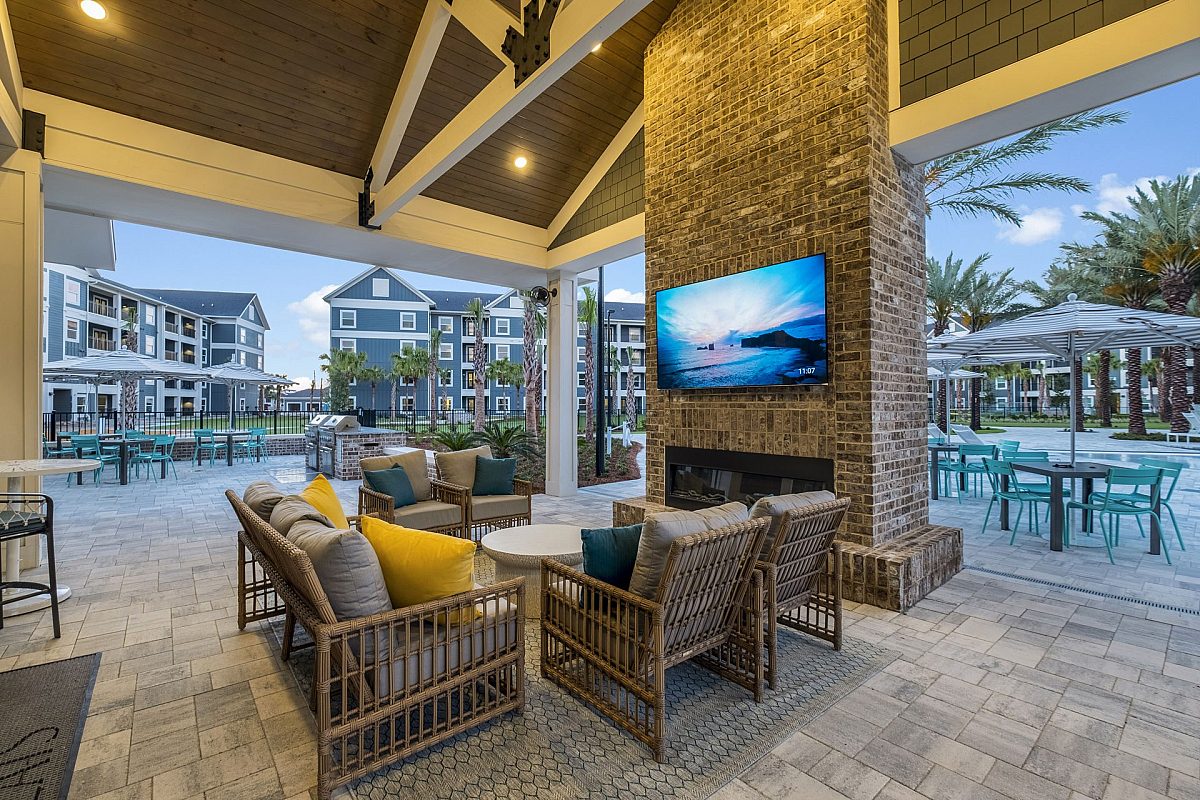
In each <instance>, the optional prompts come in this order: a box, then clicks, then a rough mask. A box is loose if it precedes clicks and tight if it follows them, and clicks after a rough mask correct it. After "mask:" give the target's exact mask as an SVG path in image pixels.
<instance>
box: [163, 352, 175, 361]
mask: <svg viewBox="0 0 1200 800" xmlns="http://www.w3.org/2000/svg"><path fill="white" fill-rule="evenodd" d="M163 358H165V359H166V360H167V361H178V360H179V353H176V352H174V351H171V350H164V351H163Z"/></svg>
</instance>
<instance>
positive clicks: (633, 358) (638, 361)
mask: <svg viewBox="0 0 1200 800" xmlns="http://www.w3.org/2000/svg"><path fill="white" fill-rule="evenodd" d="M643 355H644V352H643V351H641V350H630V351H629V363H630V364H631V365H633V366H635V367H640V366H641V365H642V356H643Z"/></svg>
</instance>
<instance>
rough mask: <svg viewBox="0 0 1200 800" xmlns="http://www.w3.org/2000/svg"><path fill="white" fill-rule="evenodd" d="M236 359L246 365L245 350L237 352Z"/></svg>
mask: <svg viewBox="0 0 1200 800" xmlns="http://www.w3.org/2000/svg"><path fill="white" fill-rule="evenodd" d="M238 361H240V362H241V364H242V366H243V367H244V366H246V351H245V350H242V351H241V352H239V353H238Z"/></svg>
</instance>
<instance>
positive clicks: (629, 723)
mask: <svg viewBox="0 0 1200 800" xmlns="http://www.w3.org/2000/svg"><path fill="white" fill-rule="evenodd" d="M767 522H768V521H767V520H766V519H758V520H750V521H748V522H742V523H738V524H736V525H730V526H728V527H725V528H719V529H717V530H712V531H707V532H705V533H698V534H692V535H690V536H684V537H681V538H680V539H677V540H675V541H674V542H673V543H672V544H671V550H670V553H669V555H668V556H667V563H666V569H665V570H664V572H663V576H662V580H661V582H660V583H659V588H658V592H657V595H656V599H655V600H647V599H646V598H644V597H641V596H639V595H635V594H632V593H630V592H627V591H623V590H622V589H619V588H617V587H615V586H612V585H610V584H607V583H604V582H603V581H600V580H597V579H595V578H592V577H590V576H588V575H585V574H584V573H582V572H580V571H578V570H576V569H572V568H571V567H568V566H565V565H563V564H559V563H558V562H555V561H551V560H549V559H544V560H543V561H542V586H543V589H542V674H543V675H544V676H546V677H547V678H549V679H550V680H552V681H554V682H555V683H557V684H558V685H559V686H562V687H563V688H564V689H566V690H567V691H569V692H571V693H572V694H575V695H577V696H578V697H580V698H581V699H583V700H585V701H587V702H589V703H591V704H592V705H593V706H594V707H595V708H596V709H597V710H599V711H600V712H601V713H602V714H604V715H605V716H607V717H608V718H610V719H611V720H613V721H614V722H615V723H617V724H618V725H620V726H621V727H623V728H625V729H626V730H627V731H629V732H630V733H631V734H633V736H635V737H636V738H637V739H639V740H640V741H642V742H644V743H645V744H647V745H649V746H650V747H651V748H652V749H653V751H654V757H655V758H656V759H657V760H659V761H662V760H663V758H664V755H665V752H666V746H667V727H666V692H667V689H666V671H667V669H669V668H670V667H673V666H675V665H677V664H680V663H682V662H684V661H687V660H688V659H691V658H694V657H696V656H700V655H703V654H705V653H708V652H709V651H712V650H714V649H716V648H721V647H723V646H725V645H726V644H727V643H728V642H729V641H730V640H731V639H732V638H734V637H738V636H742V635H745V633H744V632H748V635H749V636H750V637H751V638H752V639H753V641H747V642H741V643H739V645H738V648H737V649H738V652H740V653H743V654H745V658H744V659H743V660H742V661H741V663H739V664H736V665H731V664H730V660H729V659H723V660H722V661H721V663H717V662H715V661H709V662H704V663H705V666H710V667H712V668H714V669H716V670H717V671H718V672H720V673H721V674H722V675H724V676H725V677H727V678H730V679H731V680H733V681H735V682H736V683H738V684H740V685H742V686H744V687H746V688H747V689H749V690H750V691H751V692H753V693H754V699H755V700H756V701H758V700H761V699H762V685H763V670H764V665H763V658H762V653H763V638H762V637H763V629H762V627H761V626H759V627H758V628H753V627H751V626H742V627H741V628H738V627H737V626H736V624H735V622H736V618H737V616H738V612H739V609H740V608H741V607H742V605H743V604H745V603H747V602H748V603H749V605H750V606H751V607H752V608H755V609H756V610H757V612H758V613H760V614H761V613H762V611H761V607H762V603H763V589H762V574H761V573H760V572H759V571H758V570H756V569H755V568H754V565H755V558H754V557H755V555H756V554H757V553H758V552H759V550H760V549H761V548H762V541H763V536H764V534H765V533H766V529H767ZM747 598H748V599H747Z"/></svg>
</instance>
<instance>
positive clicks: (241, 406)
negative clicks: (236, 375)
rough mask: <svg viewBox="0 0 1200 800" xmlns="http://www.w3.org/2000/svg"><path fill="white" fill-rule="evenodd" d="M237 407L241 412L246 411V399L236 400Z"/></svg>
mask: <svg viewBox="0 0 1200 800" xmlns="http://www.w3.org/2000/svg"><path fill="white" fill-rule="evenodd" d="M238 407H239V410H241V411H245V410H246V398H245V397H239V398H238Z"/></svg>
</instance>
